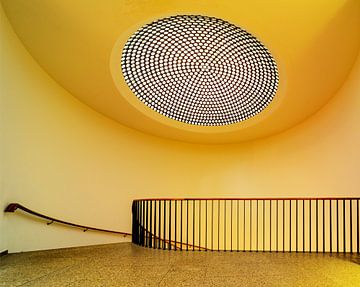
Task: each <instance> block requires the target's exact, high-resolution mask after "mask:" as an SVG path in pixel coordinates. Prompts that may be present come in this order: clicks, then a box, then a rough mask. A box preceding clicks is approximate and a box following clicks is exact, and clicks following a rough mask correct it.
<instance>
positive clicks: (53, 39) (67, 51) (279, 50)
mask: <svg viewBox="0 0 360 287" xmlns="http://www.w3.org/2000/svg"><path fill="white" fill-rule="evenodd" d="M2 4H3V7H4V9H5V12H6V14H7V16H8V17H9V20H10V22H11V23H12V25H13V28H14V30H15V31H16V33H17V34H18V36H19V38H20V39H21V40H22V42H23V43H24V45H25V46H26V47H27V49H28V51H29V52H30V53H31V55H32V56H33V57H34V58H35V59H36V60H37V61H38V63H39V64H40V65H41V66H42V67H43V68H44V69H45V70H46V71H47V72H48V73H49V74H50V75H51V76H52V77H53V78H54V79H55V80H56V81H57V82H58V83H59V84H61V85H62V86H63V87H64V88H65V89H67V90H68V91H69V92H70V93H71V94H72V95H73V96H75V97H77V98H78V99H79V100H81V101H82V102H84V103H86V104H87V105H89V106H90V107H92V108H93V109H95V110H97V111H99V112H100V113H102V114H104V115H106V116H108V117H110V118H112V119H114V120H116V121H118V122H120V123H121V124H123V125H126V126H128V127H130V128H134V129H136V130H139V131H142V132H145V133H149V134H152V135H156V136H161V137H166V138H171V139H175V140H181V141H187V142H197V143H235V142H241V141H245V140H253V139H256V138H260V137H265V136H269V135H272V134H275V133H279V132H281V131H283V130H285V129H288V128H290V127H292V126H294V125H296V124H298V123H300V122H301V121H303V120H304V119H306V118H307V117H309V116H311V115H312V114H314V113H315V112H316V111H318V110H319V109H320V108H321V107H322V106H324V105H325V104H326V103H327V102H328V101H329V99H330V98H331V97H332V96H333V95H334V94H335V93H336V91H337V90H338V89H339V88H340V87H341V85H342V84H343V83H344V81H345V80H346V77H347V75H348V73H349V72H350V70H351V67H352V65H353V63H354V61H355V58H356V57H357V55H358V52H359V46H360V1H357V0H348V1H345V0H342V1H341V0H332V1H329V0H319V1H309V0H302V1H285V0H281V1H280V0H274V1H266V0H262V1H259V0H258V1H256V0H254V1H219V0H216V1H215V0H214V1H190V0H182V1H169V0H166V1H144V0H143V1H140V0H139V1H113V0H107V1H87V0H86V1H85V0H82V1H63V0H57V1H55V0H54V1H46V0H33V1H21V0H2ZM177 15H203V16H207V17H214V18H218V19H222V20H224V21H226V22H229V23H232V24H233V25H235V26H237V27H241V29H244V30H245V31H247V32H249V33H250V34H251V35H253V36H254V37H256V38H257V39H258V40H259V41H260V42H261V43H263V44H264V46H265V47H266V48H267V49H268V50H269V52H270V53H271V55H272V57H273V58H274V61H275V62H276V65H277V69H278V73H279V82H278V87H277V91H276V94H275V96H274V98H273V99H272V101H271V102H270V103H269V105H268V106H267V107H266V108H265V109H264V110H262V111H261V112H260V113H258V114H256V115H254V116H252V117H250V118H247V119H246V120H244V121H240V122H236V123H232V124H227V125H221V126H196V125H191V124H188V123H185V122H181V121H177V120H174V119H171V118H168V117H166V116H164V115H162V114H160V113H158V112H156V111H154V110H152V109H151V108H150V107H148V106H146V105H145V104H144V103H142V102H141V101H140V100H139V99H138V98H137V97H136V96H135V95H134V93H133V91H132V90H131V89H130V88H129V86H128V85H127V83H126V81H125V79H124V75H123V73H122V71H121V54H122V51H123V48H124V46H125V45H126V42H127V41H128V39H129V38H130V37H131V35H133V34H134V33H135V32H136V31H138V30H139V29H140V28H141V27H143V26H144V25H146V24H148V23H151V22H153V21H156V20H158V19H163V18H168V17H171V16H177ZM49 97H51V95H49Z"/></svg>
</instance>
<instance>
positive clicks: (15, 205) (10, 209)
mask: <svg viewBox="0 0 360 287" xmlns="http://www.w3.org/2000/svg"><path fill="white" fill-rule="evenodd" d="M17 209H20V210H22V211H25V212H26V213H29V214H31V215H34V216H37V217H40V218H43V219H46V220H50V222H48V223H47V225H50V224H52V223H54V222H57V223H60V224H64V225H69V226H72V227H77V228H81V229H83V230H84V232H85V231H87V230H94V231H100V232H107V233H114V234H120V235H123V236H124V237H126V236H130V235H131V233H128V232H122V231H115V230H108V229H102V228H96V227H90V226H85V225H81V224H76V223H72V222H67V221H64V220H60V219H56V218H54V217H51V216H47V215H44V214H41V213H39V212H36V211H33V210H31V209H29V208H27V207H25V206H23V205H21V204H20V203H10V204H9V205H8V206H7V207H6V208H5V210H4V212H15V211H16V210H17Z"/></svg>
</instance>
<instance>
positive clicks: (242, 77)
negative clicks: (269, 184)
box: [121, 15, 279, 126]
mask: <svg viewBox="0 0 360 287" xmlns="http://www.w3.org/2000/svg"><path fill="white" fill-rule="evenodd" d="M121 68H122V72H123V75H124V78H125V80H126V82H127V84H128V86H129V87H130V89H131V90H132V91H133V92H134V94H135V95H136V96H137V97H138V98H139V99H140V100H141V101H142V102H143V103H145V104H146V105H147V106H149V107H150V108H152V109H153V110H155V111H157V112H159V113H160V114H163V115H165V116H167V117H169V118H172V119H174V120H178V121H181V122H184V123H188V124H193V125H202V126H220V125H228V124H233V123H236V122H240V121H243V120H246V119H248V118H250V117H252V116H254V115H256V114H258V113H259V112H261V111H262V110H263V109H264V108H265V107H266V106H267V105H268V104H269V103H270V102H271V100H272V99H273V97H274V95H275V93H276V89H277V86H278V81H279V76H278V70H277V66H276V63H275V61H274V60H273V58H272V56H271V54H270V53H269V51H268V50H267V49H266V48H265V47H264V45H263V44H262V43H260V41H259V40H257V39H256V38H255V37H254V36H252V35H251V34H249V33H248V32H246V31H245V30H243V29H241V28H239V27H237V26H235V25H233V24H230V23H229V22H226V21H224V20H221V19H217V18H213V17H207V16H195V15H180V16H172V17H168V18H164V19H160V20H157V21H154V22H152V23H150V24H148V25H146V26H144V27H142V28H141V29H139V30H138V31H137V32H135V33H134V34H133V36H131V37H130V39H129V40H128V41H127V43H126V44H125V47H124V49H123V52H122V58H121Z"/></svg>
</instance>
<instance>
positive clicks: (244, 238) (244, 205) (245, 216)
mask: <svg viewBox="0 0 360 287" xmlns="http://www.w3.org/2000/svg"><path fill="white" fill-rule="evenodd" d="M245 233H246V201H245V199H244V250H243V251H245V247H246V244H245V242H246V238H245Z"/></svg>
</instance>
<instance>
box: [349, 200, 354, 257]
mask: <svg viewBox="0 0 360 287" xmlns="http://www.w3.org/2000/svg"><path fill="white" fill-rule="evenodd" d="M349 201H350V253H351V254H352V253H353V246H352V200H351V199H350V200H349Z"/></svg>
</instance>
